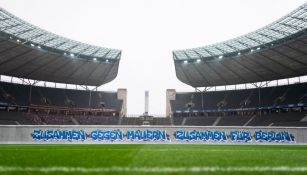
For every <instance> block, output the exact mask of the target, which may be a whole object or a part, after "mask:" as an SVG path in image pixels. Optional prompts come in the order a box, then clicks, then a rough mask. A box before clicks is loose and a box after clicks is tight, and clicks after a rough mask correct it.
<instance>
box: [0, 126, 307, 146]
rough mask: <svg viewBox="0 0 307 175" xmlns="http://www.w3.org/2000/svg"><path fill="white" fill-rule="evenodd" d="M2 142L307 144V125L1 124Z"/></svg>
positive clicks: (0, 135)
mask: <svg viewBox="0 0 307 175" xmlns="http://www.w3.org/2000/svg"><path fill="white" fill-rule="evenodd" d="M0 143H1V144H37V143H39V144H46V143H47V144H75V143H77V144H84V143H85V144H86V143H96V144H105V143H118V144H122V143H130V144H135V143H142V144H161V143H163V144H170V143H173V144H195V143H197V144H212V143H214V144H307V128H281V127H265V128H263V127H182V126H180V127H177V126H176V127H175V126H151V127H141V126H98V125H97V126H96V125H92V126H86V125H71V126H65V125H60V126H55V125H41V126H39V125H36V126H34V125H11V126H10V125H0Z"/></svg>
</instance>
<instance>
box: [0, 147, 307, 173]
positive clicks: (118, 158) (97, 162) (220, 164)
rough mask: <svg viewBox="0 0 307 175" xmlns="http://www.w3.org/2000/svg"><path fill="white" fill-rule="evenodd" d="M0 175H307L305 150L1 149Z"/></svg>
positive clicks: (306, 152)
mask: <svg viewBox="0 0 307 175" xmlns="http://www.w3.org/2000/svg"><path fill="white" fill-rule="evenodd" d="M0 174H1V175H6V174H27V175H30V174H46V175H49V174H74V175H75V174H84V175H86V174H112V175H113V174H125V175H126V174H127V175H129V174H131V175H132V174H133V175H135V174H136V175H138V174H182V175H183V174H307V146H285V145H280V146H254V145H141V144H138V145H0Z"/></svg>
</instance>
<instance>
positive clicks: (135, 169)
mask: <svg viewBox="0 0 307 175" xmlns="http://www.w3.org/2000/svg"><path fill="white" fill-rule="evenodd" d="M0 172H40V173H49V172H65V173H104V172H141V173H181V172H190V173H195V172H307V166H296V167H290V166H277V167H271V166H241V167H236V166H231V167H218V166H213V167H99V168H86V167H12V166H0Z"/></svg>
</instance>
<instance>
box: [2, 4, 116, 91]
mask: <svg viewBox="0 0 307 175" xmlns="http://www.w3.org/2000/svg"><path fill="white" fill-rule="evenodd" d="M120 57H121V51H120V50H117V49H108V48H103V47H98V46H93V45H89V44H84V43H81V42H78V41H74V40H71V39H67V38H64V37H61V36H59V35H56V34H53V33H50V32H48V31H46V30H43V29H40V28H38V27H36V26H33V25H31V24H29V23H27V22H25V21H23V20H21V19H20V18H18V17H16V16H14V15H12V14H10V13H9V12H7V11H6V10H4V9H3V8H0V74H2V75H9V76H15V77H20V78H29V79H36V80H43V81H51V82H59V83H70V84H82V85H91V86H99V85H102V84H105V83H107V82H109V81H111V80H113V79H114V78H115V77H116V75H117V71H118V65H119V60H120Z"/></svg>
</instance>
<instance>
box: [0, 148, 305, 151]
mask: <svg viewBox="0 0 307 175" xmlns="http://www.w3.org/2000/svg"><path fill="white" fill-rule="evenodd" d="M53 150H55V151H96V150H103V151H145V152H307V150H304V149H296V150H295V149H293V150H287V149H279V150H276V149H272V150H270V149H266V150H256V149H243V150H240V149H236V150H232V149H120V148H119V149H116V148H111V149H103V148H102V149H95V148H94V149H74V148H70V149H68V148H67V149H66V148H59V149H57V148H54V149H53ZM1 151H50V149H47V148H37V149H35V148H33V149H32V148H31V149H30V148H3V149H1V150H0V152H1Z"/></svg>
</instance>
